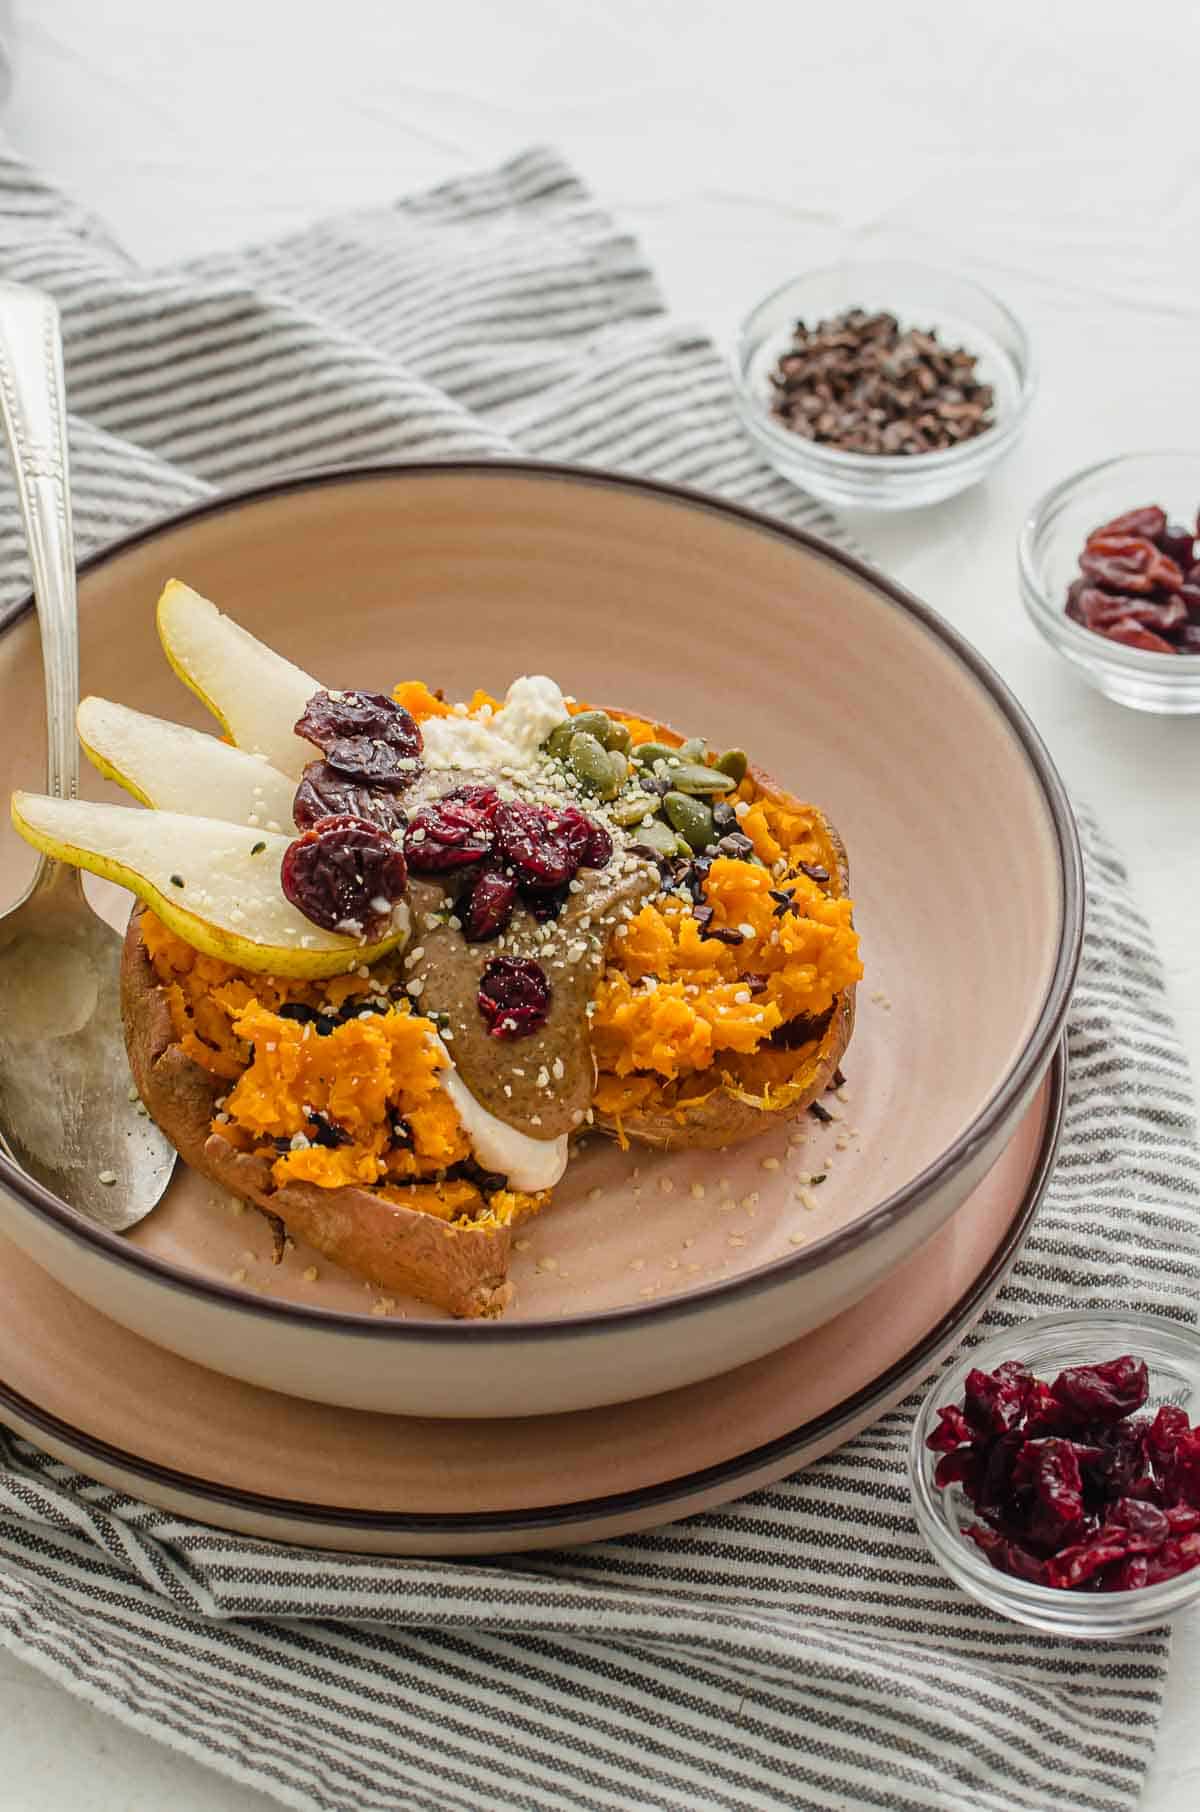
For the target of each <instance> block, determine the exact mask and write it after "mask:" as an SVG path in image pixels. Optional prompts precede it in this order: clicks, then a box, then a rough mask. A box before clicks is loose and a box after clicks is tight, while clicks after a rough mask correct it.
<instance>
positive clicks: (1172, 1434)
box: [1146, 1403, 1192, 1462]
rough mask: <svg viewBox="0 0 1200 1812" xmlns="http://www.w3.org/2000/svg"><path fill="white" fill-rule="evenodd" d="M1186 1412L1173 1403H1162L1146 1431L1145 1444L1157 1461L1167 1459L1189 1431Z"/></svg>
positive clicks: (1189, 1424)
mask: <svg viewBox="0 0 1200 1812" xmlns="http://www.w3.org/2000/svg"><path fill="white" fill-rule="evenodd" d="M1191 1427H1192V1425H1191V1423H1190V1422H1189V1421H1188V1418H1187V1412H1186V1411H1185V1410H1182V1409H1180V1408H1179V1407H1178V1405H1176V1404H1174V1403H1164V1404H1162V1405H1161V1407H1160V1408H1159V1410H1158V1412H1157V1414H1156V1415H1155V1417H1154V1420H1153V1422H1151V1424H1150V1427H1149V1429H1148V1430H1147V1433H1146V1446H1147V1448H1148V1449H1149V1451H1150V1453H1151V1454H1152V1455H1153V1457H1154V1458H1155V1459H1156V1460H1158V1461H1160V1462H1161V1461H1163V1460H1167V1459H1169V1458H1170V1456H1171V1455H1172V1454H1173V1453H1174V1451H1175V1449H1176V1448H1177V1447H1178V1445H1179V1443H1180V1441H1182V1439H1183V1438H1184V1436H1185V1435H1187V1434H1190V1433H1191Z"/></svg>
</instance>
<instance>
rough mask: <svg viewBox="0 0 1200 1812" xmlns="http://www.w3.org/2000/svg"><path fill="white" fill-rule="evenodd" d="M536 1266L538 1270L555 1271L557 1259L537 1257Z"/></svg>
mask: <svg viewBox="0 0 1200 1812" xmlns="http://www.w3.org/2000/svg"><path fill="white" fill-rule="evenodd" d="M537 1268H538V1270H539V1271H557V1270H558V1260H557V1259H556V1258H539V1259H538V1261H537Z"/></svg>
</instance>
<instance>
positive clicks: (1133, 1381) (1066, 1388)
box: [1050, 1353, 1150, 1422]
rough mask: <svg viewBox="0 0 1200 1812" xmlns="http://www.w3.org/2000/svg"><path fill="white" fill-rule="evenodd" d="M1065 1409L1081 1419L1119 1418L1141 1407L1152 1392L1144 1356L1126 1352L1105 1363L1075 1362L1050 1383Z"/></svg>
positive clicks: (1072, 1415) (1111, 1420)
mask: <svg viewBox="0 0 1200 1812" xmlns="http://www.w3.org/2000/svg"><path fill="white" fill-rule="evenodd" d="M1050 1390H1051V1392H1052V1394H1053V1395H1054V1396H1055V1397H1056V1398H1057V1400H1058V1402H1059V1403H1061V1404H1062V1406H1063V1409H1064V1411H1065V1412H1066V1413H1067V1414H1068V1415H1069V1416H1071V1417H1073V1418H1074V1419H1075V1420H1077V1421H1079V1422H1119V1421H1120V1420H1121V1418H1122V1417H1123V1416H1131V1415H1132V1414H1133V1412H1134V1410H1136V1409H1140V1408H1141V1407H1142V1404H1143V1403H1144V1402H1145V1401H1146V1398H1147V1397H1148V1396H1149V1394H1150V1374H1149V1372H1148V1371H1147V1369H1146V1361H1145V1360H1144V1359H1135V1358H1134V1357H1133V1355H1132V1354H1131V1353H1123V1354H1122V1355H1121V1357H1120V1358H1119V1359H1108V1360H1106V1361H1105V1362H1104V1363H1103V1364H1102V1365H1072V1366H1068V1367H1067V1369H1066V1371H1062V1372H1059V1374H1058V1377H1057V1378H1056V1379H1055V1380H1054V1382H1053V1384H1052V1385H1051V1386H1050Z"/></svg>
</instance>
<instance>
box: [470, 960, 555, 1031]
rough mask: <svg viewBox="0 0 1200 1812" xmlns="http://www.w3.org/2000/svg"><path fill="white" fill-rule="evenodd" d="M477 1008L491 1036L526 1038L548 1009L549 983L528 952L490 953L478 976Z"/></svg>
mask: <svg viewBox="0 0 1200 1812" xmlns="http://www.w3.org/2000/svg"><path fill="white" fill-rule="evenodd" d="M478 1001H479V1011H480V1012H481V1013H482V1014H483V1017H484V1018H485V1019H486V1021H487V1024H488V1030H489V1032H490V1033H491V1035H492V1037H493V1038H527V1037H528V1036H529V1034H530V1033H531V1032H536V1031H538V1030H540V1028H541V1027H542V1026H544V1025H545V1023H546V1018H547V1015H548V1014H549V1012H550V983H549V981H548V980H547V979H546V972H545V970H544V969H543V968H542V966H541V964H540V963H535V962H534V961H533V958H532V957H528V956H497V957H493V959H492V961H491V962H490V963H489V964H488V966H487V968H486V969H485V970H484V972H483V974H482V975H481V976H480V978H479V994H478Z"/></svg>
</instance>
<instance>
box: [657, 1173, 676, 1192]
mask: <svg viewBox="0 0 1200 1812" xmlns="http://www.w3.org/2000/svg"><path fill="white" fill-rule="evenodd" d="M658 1187H659V1192H660V1194H662V1195H674V1193H675V1185H674V1183H673V1182H672V1181H671V1179H670V1177H659V1179H658Z"/></svg>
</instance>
